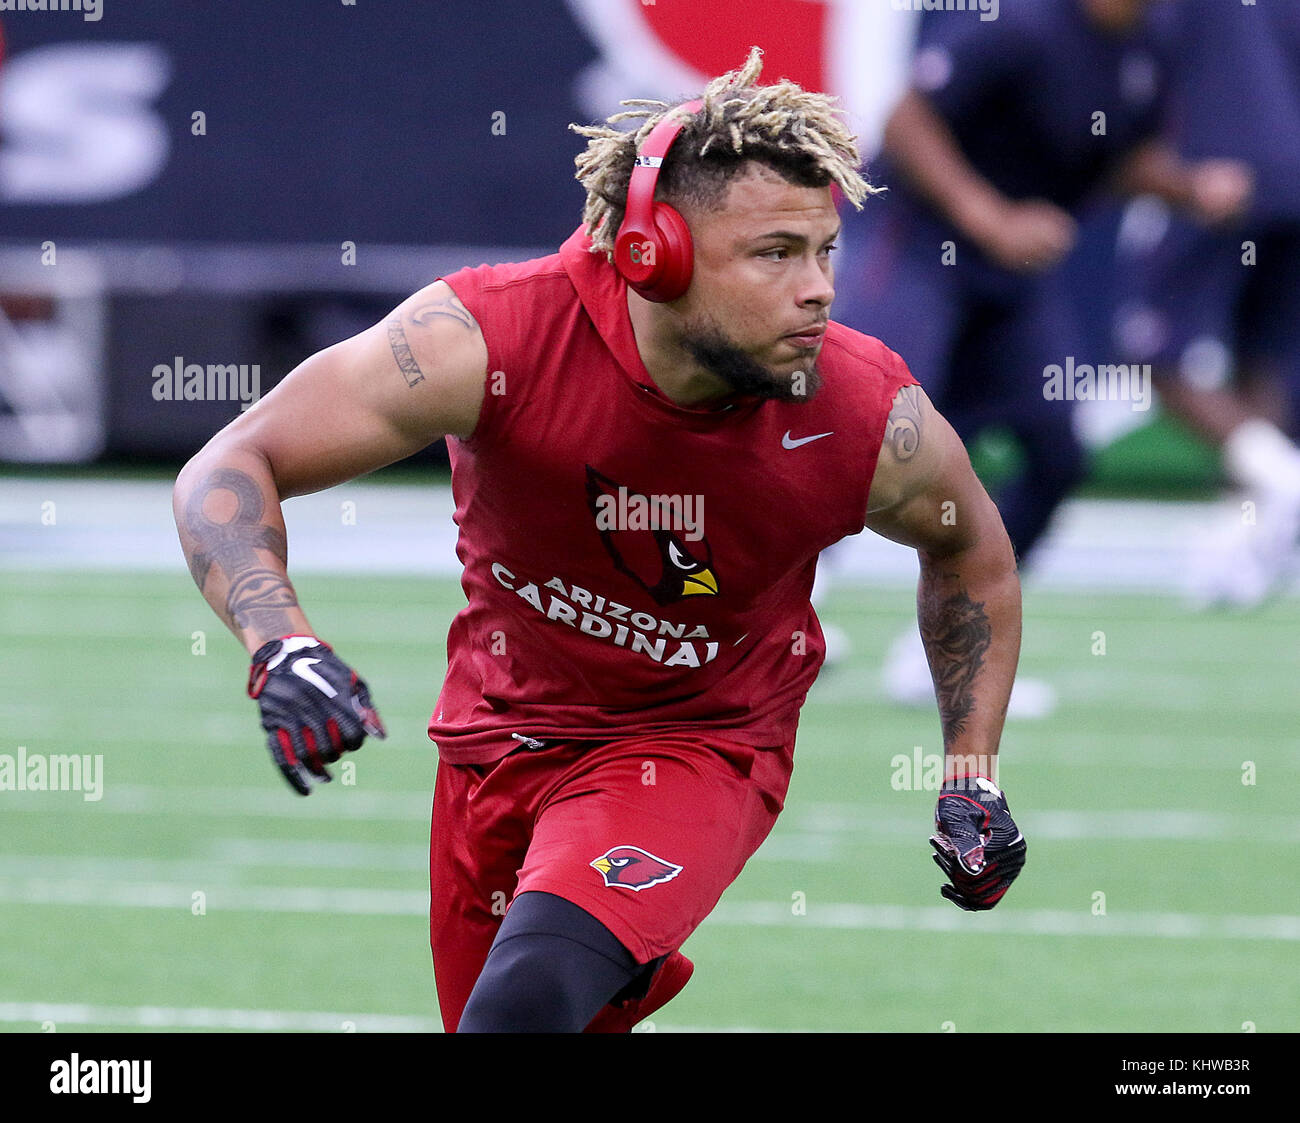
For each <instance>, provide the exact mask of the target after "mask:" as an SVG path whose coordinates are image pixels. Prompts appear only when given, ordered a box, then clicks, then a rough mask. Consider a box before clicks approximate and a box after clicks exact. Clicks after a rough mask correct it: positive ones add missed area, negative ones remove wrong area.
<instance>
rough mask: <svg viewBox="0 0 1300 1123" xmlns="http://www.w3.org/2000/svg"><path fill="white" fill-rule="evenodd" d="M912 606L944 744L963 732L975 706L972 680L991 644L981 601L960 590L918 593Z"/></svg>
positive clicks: (991, 635)
mask: <svg viewBox="0 0 1300 1123" xmlns="http://www.w3.org/2000/svg"><path fill="white" fill-rule="evenodd" d="M918 609H919V612H918V616H919V623H920V626H921V639H922V640H923V641H924V642H925V651H926V655H927V656H928V657H929V660H930V668H931V672H932V673H933V675H934V683H935V695H936V697H937V699H938V702H939V719H940V721H941V722H942V723H943V740H944V744H945V745H947V744H949V743H950V742H951V741H952V740H953V738H955V737H958V736H960V735H961V734H962V733H964V732H965V731H966V720H967V718H969V717H970V715H971V712H972V710H974V708H975V696H974V693H973V690H974V685H975V679H976V678H977V677H978V676H979V673H980V670H981V669H982V668H983V666H984V657H985V655H986V654H987V653H988V650H989V646H990V644H991V643H992V642H993V630H992V628H991V627H990V625H989V618H988V616H987V615H985V613H984V604H983V602H981V601H973V600H971V599H970V597H969V596H967V595H966V593H965V592H960V593H957V594H956V595H955V596H950V597H948V598H947V599H946V600H941V599H940V598H939V597H938V596H937V595H931V596H927V595H924V594H923V595H922V597H921V600H920V603H919V604H918Z"/></svg>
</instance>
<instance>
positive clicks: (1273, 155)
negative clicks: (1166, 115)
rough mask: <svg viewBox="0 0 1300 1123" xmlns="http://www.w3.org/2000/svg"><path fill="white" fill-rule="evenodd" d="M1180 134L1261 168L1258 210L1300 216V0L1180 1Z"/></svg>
mask: <svg viewBox="0 0 1300 1123" xmlns="http://www.w3.org/2000/svg"><path fill="white" fill-rule="evenodd" d="M1169 6H1170V8H1172V9H1174V10H1175V14H1176V19H1177V23H1178V41H1177V55H1178V64H1179V65H1178V70H1177V73H1176V75H1175V83H1174V96H1173V114H1172V122H1171V124H1172V131H1171V135H1172V139H1173V140H1174V141H1175V143H1176V145H1177V147H1178V150H1179V151H1180V152H1181V153H1182V155H1183V156H1184V157H1186V158H1187V159H1191V160H1196V159H1205V158H1208V157H1228V158H1232V159H1238V160H1245V161H1246V162H1247V163H1249V164H1251V165H1252V166H1253V167H1254V168H1255V170H1256V205H1255V210H1256V212H1257V213H1258V214H1261V215H1285V216H1288V217H1292V218H1295V217H1300V0H1259V2H1258V3H1257V4H1240V3H1231V4H1228V3H1224V0H1179V3H1177V4H1171V5H1169Z"/></svg>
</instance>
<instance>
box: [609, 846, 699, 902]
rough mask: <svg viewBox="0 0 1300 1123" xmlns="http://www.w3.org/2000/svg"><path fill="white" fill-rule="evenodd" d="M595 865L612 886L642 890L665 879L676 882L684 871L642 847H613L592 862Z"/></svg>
mask: <svg viewBox="0 0 1300 1123" xmlns="http://www.w3.org/2000/svg"><path fill="white" fill-rule="evenodd" d="M591 867H592V868H593V869H596V870H599V871H600V876H601V877H603V878H604V879H605V884H606V885H607V886H609V887H610V888H611V889H613V888H615V887H617V888H619V889H632V890H635V891H636V892H638V893H639V892H640V891H641V890H642V889H646V888H649V887H650V886H651V885H658V884H659V883H660V882H661V881H672V879H673V878H674V877H676V876H677V875H678V874H679V873H681V872H682V867H681V866H675V865H673V863H672V862H665V861H664V860H663V859H662V858H656V857H655V856H654V855H653V854H651V853H650V852H649V851H648V850H642V849H641V847H639V846H613V847H611V848H610V849H608V850H606V851H605V853H603V854H602V855H601V856H600V857H599V858H597V859H596V860H595V861H594V862H592V863H591Z"/></svg>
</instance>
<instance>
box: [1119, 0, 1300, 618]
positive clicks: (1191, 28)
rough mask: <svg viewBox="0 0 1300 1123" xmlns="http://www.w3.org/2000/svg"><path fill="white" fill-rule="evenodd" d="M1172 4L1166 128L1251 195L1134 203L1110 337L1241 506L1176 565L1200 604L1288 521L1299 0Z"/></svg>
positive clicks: (1233, 596) (1244, 593)
mask: <svg viewBox="0 0 1300 1123" xmlns="http://www.w3.org/2000/svg"><path fill="white" fill-rule="evenodd" d="M1173 8H1174V10H1173V12H1172V13H1171V14H1172V15H1174V16H1175V18H1176V22H1177V34H1176V37H1175V39H1174V49H1175V52H1176V54H1177V57H1178V60H1179V66H1178V69H1177V71H1176V72H1175V74H1174V81H1173V83H1172V86H1171V90H1172V96H1171V108H1172V112H1171V114H1170V117H1169V121H1170V140H1171V142H1172V143H1173V144H1174V145H1175V147H1176V149H1177V151H1178V153H1179V155H1180V156H1181V157H1182V158H1183V159H1186V160H1196V161H1203V162H1217V165H1218V166H1219V167H1220V168H1221V169H1222V175H1221V179H1220V181H1219V183H1218V184H1217V185H1216V186H1217V187H1218V188H1219V189H1220V190H1223V189H1224V188H1226V187H1227V186H1228V185H1230V183H1231V176H1232V175H1233V174H1234V173H1235V174H1241V173H1240V172H1239V171H1237V169H1240V168H1246V169H1249V173H1250V176H1251V178H1252V179H1253V182H1254V192H1253V197H1252V199H1251V203H1250V206H1249V208H1248V210H1247V211H1246V212H1245V213H1243V214H1240V215H1237V216H1236V217H1235V218H1234V219H1233V221H1231V222H1229V223H1227V224H1223V225H1217V226H1216V225H1212V224H1207V223H1205V222H1203V221H1202V222H1197V221H1195V217H1194V216H1195V214H1196V211H1197V208H1196V207H1195V206H1194V207H1193V208H1192V209H1193V216H1188V215H1187V214H1185V213H1184V214H1179V213H1172V214H1171V213H1168V212H1167V211H1165V210H1163V209H1161V208H1157V209H1156V210H1155V211H1154V212H1153V211H1152V210H1151V209H1149V208H1148V209H1143V210H1138V211H1136V212H1135V215H1134V216H1132V217H1133V219H1134V221H1132V222H1131V223H1130V224H1128V226H1129V234H1130V236H1129V237H1128V238H1126V239H1125V240H1124V243H1123V248H1122V252H1121V258H1120V261H1119V264H1120V266H1121V268H1120V306H1119V308H1118V311H1117V314H1116V325H1115V338H1116V345H1117V346H1118V348H1119V350H1120V352H1121V354H1123V355H1125V356H1127V357H1128V358H1129V359H1130V360H1131V361H1136V362H1141V363H1149V364H1152V366H1153V368H1154V369H1153V374H1154V379H1155V383H1156V386H1157V388H1158V391H1159V394H1160V401H1161V405H1162V406H1163V407H1164V409H1165V410H1166V411H1167V412H1168V413H1170V414H1171V415H1173V416H1175V417H1177V418H1178V419H1179V420H1180V421H1182V422H1183V423H1184V424H1186V425H1187V426H1188V427H1190V429H1191V430H1192V431H1193V432H1194V433H1196V435H1197V436H1198V437H1200V438H1201V439H1202V440H1205V441H1207V442H1209V443H1210V444H1211V445H1212V446H1213V447H1214V448H1216V449H1217V450H1219V451H1220V453H1221V454H1222V462H1223V469H1224V471H1225V473H1226V475H1227V477H1228V479H1229V480H1230V481H1231V482H1232V483H1233V484H1234V485H1235V486H1236V487H1237V488H1239V489H1240V493H1241V499H1242V500H1243V501H1248V502H1250V503H1252V504H1253V509H1252V508H1246V511H1245V517H1241V518H1238V517H1234V519H1233V525H1232V526H1231V527H1229V528H1227V533H1225V534H1221V541H1220V543H1219V548H1218V549H1217V550H1213V551H1211V552H1210V553H1209V555H1208V557H1207V559H1206V561H1205V563H1204V564H1203V565H1202V567H1201V568H1200V570H1199V571H1198V572H1195V573H1193V574H1192V575H1191V585H1192V591H1193V592H1194V593H1195V595H1196V596H1197V597H1198V599H1200V600H1201V601H1203V602H1226V603H1230V604H1235V605H1241V606H1246V605H1253V604H1256V603H1258V602H1259V601H1260V600H1261V599H1263V598H1264V597H1265V596H1267V595H1268V594H1269V593H1271V592H1273V591H1276V589H1277V588H1278V586H1279V585H1280V583H1281V582H1282V580H1283V579H1284V578H1286V577H1287V576H1288V575H1289V574H1290V573H1291V572H1292V570H1293V568H1294V563H1295V553H1296V539H1297V534H1298V533H1300V449H1298V448H1297V447H1296V444H1295V443H1294V441H1295V438H1296V436H1297V422H1298V420H1300V419H1298V417H1297V409H1296V399H1297V394H1298V393H1300V4H1295V3H1273V4H1258V5H1241V4H1222V3H1216V2H1215V0H1182V2H1181V3H1179V4H1178V5H1176V6H1173ZM1200 209H1201V210H1203V209H1204V208H1200ZM1144 216H1145V217H1144Z"/></svg>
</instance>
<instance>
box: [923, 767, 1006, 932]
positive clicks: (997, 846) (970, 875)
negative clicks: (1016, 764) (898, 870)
mask: <svg viewBox="0 0 1300 1123" xmlns="http://www.w3.org/2000/svg"><path fill="white" fill-rule="evenodd" d="M934 826H935V833H934V835H933V836H932V837H931V838H930V845H931V846H933V847H934V851H935V853H934V861H935V864H936V865H937V866H938V867H939V868H940V869H941V870H943V872H944V873H945V874H947V876H948V880H949V881H950V882H951V883H952V884H951V885H943V886H940V889H939V891H940V892H941V893H942V894H943V895H944V896H945V897H947V898H948V900H950V901H952V903H953V904H955V905H957V906H958V907H959V908H963V909H965V910H966V911H967V912H983V911H984V910H986V909H991V908H992V907H993V906H994V905H996V904H997V903H998V902H999V901H1000V900H1002V897H1003V895H1004V894H1005V893H1006V891H1007V890H1008V889H1010V888H1011V883H1012V882H1013V881H1015V879H1016V878H1017V876H1019V874H1020V870H1021V869H1022V867H1023V866H1024V864H1025V852H1026V849H1027V847H1026V844H1025V836H1024V835H1022V834H1021V833H1020V828H1019V827H1017V826H1016V823H1015V820H1014V819H1012V818H1011V810H1010V808H1008V807H1007V800H1006V797H1005V796H1004V795H1003V794H1002V792H1001V791H1000V790H999V789H998V786H997V785H996V784H995V783H993V781H992V780H990V779H988V778H987V777H985V776H971V777H963V778H960V779H952V780H948V781H947V782H945V784H944V785H943V787H942V788H941V789H940V791H939V802H938V803H937V804H936V806H935V809H934Z"/></svg>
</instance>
